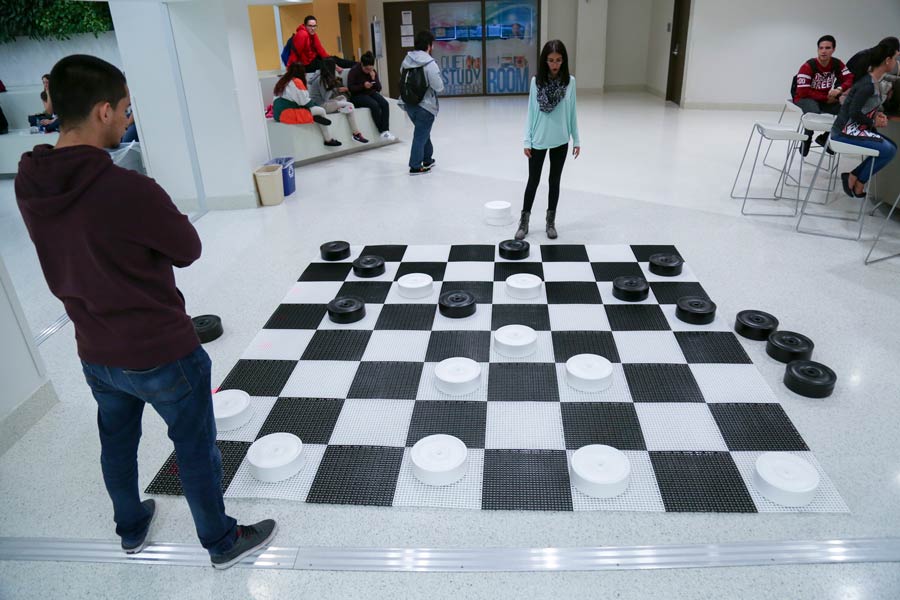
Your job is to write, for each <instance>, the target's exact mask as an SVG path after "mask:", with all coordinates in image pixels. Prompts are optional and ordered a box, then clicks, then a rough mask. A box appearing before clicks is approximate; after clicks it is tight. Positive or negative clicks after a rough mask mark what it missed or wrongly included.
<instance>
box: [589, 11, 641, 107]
mask: <svg viewBox="0 0 900 600" xmlns="http://www.w3.org/2000/svg"><path fill="white" fill-rule="evenodd" d="M650 13H651V1H650V0H609V12H608V16H607V19H608V20H607V25H608V27H607V31H606V78H605V84H604V87H605V88H606V89H611V88H613V89H614V88H616V87H628V88H632V87H638V88H643V87H644V86H645V85H647V53H648V45H649V41H650ZM592 42H594V41H593V40H592ZM592 45H595V46H599V40H597V41H596V42H594V43H593V44H592Z"/></svg>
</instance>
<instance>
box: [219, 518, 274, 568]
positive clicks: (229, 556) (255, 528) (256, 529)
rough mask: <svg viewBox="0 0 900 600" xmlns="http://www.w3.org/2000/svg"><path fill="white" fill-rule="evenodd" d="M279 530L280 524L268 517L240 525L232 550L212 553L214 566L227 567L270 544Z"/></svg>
mask: <svg viewBox="0 0 900 600" xmlns="http://www.w3.org/2000/svg"><path fill="white" fill-rule="evenodd" d="M277 531H278V524H277V523H275V521H273V520H272V519H266V520H265V521H260V522H259V523H254V524H253V525H238V528H237V539H236V540H235V541H234V546H232V547H231V550H229V551H228V552H225V553H224V554H215V555H210V557H209V559H210V560H211V561H212V566H213V568H215V569H227V568H229V567H231V566H233V565H236V564H237V563H239V562H241V560H242V559H243V558H244V557H245V556H247V555H248V554H253V553H254V552H256V551H257V550H259V549H260V548H264V547H266V546H268V545H269V544H270V543H271V542H272V538H274V537H275V533H276V532H277Z"/></svg>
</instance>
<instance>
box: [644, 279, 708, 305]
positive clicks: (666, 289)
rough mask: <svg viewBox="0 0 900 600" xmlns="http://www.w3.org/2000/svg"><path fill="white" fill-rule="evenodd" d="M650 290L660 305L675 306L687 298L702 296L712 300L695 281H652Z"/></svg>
mask: <svg viewBox="0 0 900 600" xmlns="http://www.w3.org/2000/svg"><path fill="white" fill-rule="evenodd" d="M649 283H650V290H651V291H652V292H653V295H654V296H655V297H656V301H657V302H659V303H660V304H675V303H677V302H678V299H679V298H683V297H685V296H700V297H701V298H706V299H707V300H711V298H710V297H709V294H707V293H706V290H704V289H703V286H702V285H700V284H699V283H697V282H695V281H651V282H649Z"/></svg>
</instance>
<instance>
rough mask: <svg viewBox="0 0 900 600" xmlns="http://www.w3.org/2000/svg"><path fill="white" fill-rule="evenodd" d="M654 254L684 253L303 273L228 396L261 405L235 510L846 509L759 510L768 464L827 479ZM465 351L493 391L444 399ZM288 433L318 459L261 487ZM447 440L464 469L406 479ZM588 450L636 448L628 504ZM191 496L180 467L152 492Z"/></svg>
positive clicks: (240, 471) (460, 257) (732, 344)
mask: <svg viewBox="0 0 900 600" xmlns="http://www.w3.org/2000/svg"><path fill="white" fill-rule="evenodd" d="M656 252H677V251H676V249H675V247H674V246H628V245H609V246H590V245H589V246H585V245H544V246H540V247H532V250H531V256H530V257H529V258H527V259H525V260H522V261H508V260H505V259H502V258H500V257H499V255H498V254H497V251H496V248H495V246H493V245H455V246H450V245H434V246H403V245H392V246H367V247H353V248H352V254H351V256H350V258H348V259H346V260H343V261H340V262H332V263H328V262H324V261H321V260H317V261H315V262H313V263H311V264H310V265H309V266H307V267H306V268H305V269H304V270H303V272H302V273H301V274H300V277H299V280H298V282H297V283H295V284H294V286H293V287H292V288H291V289H290V291H289V292H288V294H287V296H286V297H285V299H284V300H283V302H282V304H281V305H280V306H278V307H277V309H276V310H275V311H274V313H273V314H272V316H271V318H270V319H269V320H268V322H267V323H266V325H265V327H264V328H263V330H262V331H260V332H259V334H258V335H257V336H256V338H255V339H254V340H253V342H252V343H251V344H250V347H249V348H247V350H246V351H245V352H244V354H243V356H242V358H241V359H240V360H239V361H238V363H237V364H236V365H235V366H234V368H233V369H232V370H231V372H230V373H229V375H228V376H227V377H226V378H225V380H224V381H223V382H222V384H221V386H220V389H242V390H245V391H246V392H247V393H249V394H250V395H251V397H252V402H253V403H252V408H253V411H254V417H253V419H251V421H250V422H249V423H248V424H247V425H245V426H243V427H241V428H240V429H237V430H234V431H227V432H220V434H219V439H220V440H221V442H220V449H221V451H222V453H223V457H224V460H223V464H225V465H226V466H227V467H228V468H227V469H226V471H227V472H226V477H225V479H224V484H225V485H226V486H227V487H226V495H227V496H229V497H264V498H285V499H292V500H300V501H304V500H305V501H307V502H316V503H332V504H365V505H377V506H436V507H448V508H474V509H479V508H481V509H524V510H597V509H605V510H648V511H715V512H757V511H760V512H761V511H786V510H796V511H822V512H827V511H844V510H846V505H844V503H843V501H842V500H841V498H840V496H839V495H838V494H837V492H836V490H835V489H834V486H833V484H832V483H831V482H830V480H829V479H828V478H827V477H826V476H825V474H824V473H821V469H820V473H821V476H822V484H821V490H820V494H819V497H818V498H817V500H816V501H814V502H813V503H812V504H811V505H809V506H807V507H804V508H802V509H786V508H784V507H780V506H778V505H775V504H773V503H771V502H769V501H768V500H766V499H765V498H763V497H762V496H761V495H760V494H759V493H758V492H757V491H756V490H755V489H753V485H752V473H753V461H754V460H755V457H756V456H758V455H759V454H760V453H761V452H765V451H790V452H794V453H797V454H799V455H801V456H803V457H804V458H805V459H807V460H809V461H810V462H811V463H812V464H814V465H816V467H817V468H818V463H817V462H816V461H815V458H814V457H813V456H812V454H811V453H810V452H809V449H808V448H807V446H806V444H805V443H804V441H803V439H802V438H801V437H800V435H799V433H797V431H796V429H795V428H794V426H793V424H792V423H791V421H790V419H789V418H788V417H787V415H786V414H785V413H784V411H783V410H782V408H781V406H780V405H779V404H778V403H777V400H776V399H775V396H774V395H773V394H772V392H771V390H770V389H769V387H768V385H767V384H766V382H765V381H764V380H763V379H762V377H761V376H760V374H759V372H758V371H757V370H756V367H754V365H753V364H752V363H751V361H750V358H749V357H748V356H747V354H746V352H745V351H744V349H743V347H742V346H741V344H740V342H739V341H738V339H737V338H736V337H735V335H734V334H733V333H732V332H731V324H730V323H726V322H725V321H724V319H723V318H722V317H721V316H717V317H716V319H715V321H714V322H713V323H711V324H709V325H690V324H687V323H683V322H681V321H679V320H678V319H677V318H676V317H675V302H676V301H677V299H678V298H679V297H681V296H684V295H699V296H706V292H705V291H704V289H703V288H702V287H701V286H700V284H699V282H698V281H697V279H696V277H695V276H694V274H693V272H692V271H691V268H690V265H689V264H688V263H686V264H685V265H684V269H683V271H682V273H681V274H680V275H678V276H676V277H662V276H659V275H655V274H653V273H651V272H650V270H649V268H648V262H647V261H648V259H649V257H650V255H651V254H654V253H656ZM361 254H376V255H379V256H382V257H383V258H384V259H385V273H384V274H383V275H380V276H378V277H373V278H370V279H362V278H360V277H357V276H356V275H355V274H354V273H353V270H352V268H351V264H350V263H351V262H352V260H353V259H355V258H357V257H358V256H360V255H361ZM416 272H421V273H427V274H429V275H431V276H432V277H433V278H434V280H435V284H434V290H433V292H432V294H431V295H430V296H429V297H426V298H419V299H408V298H405V297H403V296H401V295H400V294H399V292H398V290H397V279H398V278H399V277H401V276H403V275H405V274H407V273H416ZM514 273H532V274H535V275H538V276H540V277H541V278H542V279H543V280H544V281H545V282H546V284H545V286H544V289H543V290H542V292H541V294H540V296H539V297H538V298H535V299H530V300H519V299H515V298H511V297H509V296H508V295H507V294H506V290H505V283H504V282H505V279H506V278H507V277H508V276H510V275H512V274H514ZM621 275H643V276H644V277H645V278H646V279H647V281H648V282H649V283H650V294H649V297H648V298H647V299H646V300H644V301H642V302H638V303H628V302H623V301H621V300H618V299H616V298H615V297H614V296H613V295H612V280H613V279H614V278H616V277H619V276H621ZM453 289H462V290H467V291H470V292H472V293H473V294H474V295H475V297H476V300H477V302H478V309H477V311H476V314H475V315H473V316H471V317H468V318H465V319H450V318H447V317H444V316H443V315H441V314H440V312H439V311H438V310H437V303H438V296H439V294H440V293H441V292H442V291H447V290H453ZM345 294H351V295H354V296H359V297H361V298H363V299H364V300H365V302H366V316H365V318H364V319H362V320H360V321H357V322H355V323H351V324H347V325H340V324H336V323H333V322H331V321H330V320H329V319H328V316H327V313H326V308H325V305H326V304H327V303H328V302H329V301H330V300H332V299H333V298H335V297H336V296H339V295H345ZM511 323H519V324H524V325H528V326H529V327H532V328H533V329H535V330H536V331H537V335H538V341H537V351H536V352H535V353H534V354H533V355H531V356H529V357H527V358H523V359H509V358H506V357H503V356H501V355H499V354H497V353H496V352H495V351H494V350H493V349H492V344H491V337H492V332H493V331H495V330H496V329H498V328H499V327H502V326H504V325H508V324H511ZM582 353H592V354H599V355H602V356H605V357H606V358H607V359H609V360H610V361H611V362H612V363H613V368H614V384H613V386H612V387H611V388H610V389H609V390H607V391H604V392H601V393H586V392H581V391H577V390H575V389H573V388H571V387H569V386H568V385H567V384H566V381H565V362H566V360H568V359H569V358H570V357H572V356H574V355H576V354H582ZM452 356H465V357H468V358H471V359H473V360H475V361H477V362H479V363H481V365H482V385H481V386H480V387H479V388H478V389H477V390H476V391H474V392H472V393H470V394H467V395H465V396H452V397H451V396H447V395H445V394H443V393H442V392H440V391H439V390H438V389H437V387H436V386H435V383H434V379H435V376H434V368H435V365H436V364H437V363H438V362H439V361H441V360H443V359H445V358H449V357H452ZM280 431H284V432H290V433H293V434H295V435H297V436H299V437H300V439H301V440H303V442H304V452H305V453H306V463H305V467H304V468H303V470H302V471H301V472H300V473H299V474H297V475H296V476H294V477H292V478H290V479H288V480H286V481H282V482H279V483H262V482H259V481H257V480H255V479H254V478H253V477H252V476H251V475H250V472H249V469H248V468H247V466H246V464H244V463H243V458H244V454H245V453H246V452H247V448H248V447H249V445H250V443H251V442H253V441H254V440H255V439H257V438H259V437H261V436H263V435H267V434H270V433H274V432H280ZM436 433H446V434H450V435H453V436H456V437H458V438H459V439H461V440H462V441H463V442H464V443H465V444H466V446H467V447H468V448H469V462H468V473H467V474H466V476H465V477H464V478H463V479H462V480H460V481H459V482H457V483H456V484H453V485H450V486H446V487H429V486H426V485H424V484H422V483H420V482H419V481H418V480H417V479H416V478H415V477H414V476H413V474H412V469H411V465H410V464H409V450H410V448H411V447H412V446H413V444H415V443H416V442H417V441H418V440H420V439H421V438H423V437H425V436H428V435H432V434H436ZM587 444H607V445H610V446H613V447H615V448H618V449H620V450H622V451H624V452H625V453H626V454H627V455H628V457H629V459H630V460H631V464H632V480H631V484H630V486H629V489H628V491H627V492H626V493H625V494H623V495H621V496H619V497H617V498H612V499H608V500H599V499H595V498H591V497H588V496H586V495H584V494H582V493H581V492H580V491H578V490H577V489H575V488H574V486H573V485H572V484H571V482H570V480H569V474H568V468H567V464H568V463H567V460H568V456H570V455H571V453H572V452H574V451H575V450H577V449H578V448H580V447H582V446H584V445H587ZM147 491H148V492H150V493H161V494H166V493H170V494H171V493H180V485H179V484H178V480H177V468H176V467H174V461H173V460H171V459H170V461H169V462H167V464H166V465H165V466H164V468H163V469H162V470H161V471H160V472H159V474H158V475H157V476H156V478H155V479H154V481H153V482H152V483H151V485H150V486H149V487H148V489H147Z"/></svg>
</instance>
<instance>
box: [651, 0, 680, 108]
mask: <svg viewBox="0 0 900 600" xmlns="http://www.w3.org/2000/svg"><path fill="white" fill-rule="evenodd" d="M674 11H675V0H653V2H652V6H651V9H650V31H649V34H650V43H649V45H648V48H647V81H646V83H647V88H648V89H649V91H651V92H653V93H654V94H656V95H658V96H663V97H665V95H666V84H667V83H668V80H669V52H670V48H671V44H672V32H671V27H670V26H671V24H672V15H673V13H674Z"/></svg>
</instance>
